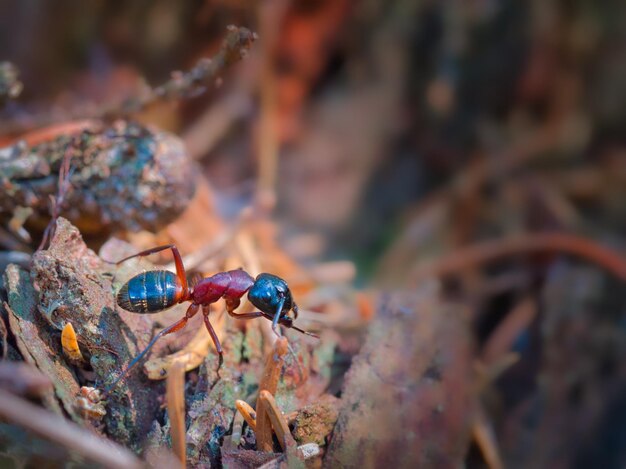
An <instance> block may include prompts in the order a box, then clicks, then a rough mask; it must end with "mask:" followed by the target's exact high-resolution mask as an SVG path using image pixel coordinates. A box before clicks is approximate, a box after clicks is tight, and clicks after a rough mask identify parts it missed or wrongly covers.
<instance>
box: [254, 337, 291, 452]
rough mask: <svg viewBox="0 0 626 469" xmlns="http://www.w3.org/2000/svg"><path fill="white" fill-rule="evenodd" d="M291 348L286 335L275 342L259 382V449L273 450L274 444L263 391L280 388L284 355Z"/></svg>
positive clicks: (257, 436)
mask: <svg viewBox="0 0 626 469" xmlns="http://www.w3.org/2000/svg"><path fill="white" fill-rule="evenodd" d="M288 348H289V343H288V342H287V339H285V338H284V337H281V338H279V339H278V340H277V341H276V344H274V349H273V350H272V353H271V354H270V355H269V356H268V357H267V361H266V362H265V369H264V371H263V377H262V378H261V382H260V384H259V398H258V399H257V403H256V415H257V418H256V425H257V431H256V438H257V449H258V450H259V451H266V452H271V451H272V448H273V444H272V428H271V422H270V419H269V416H268V415H267V403H266V402H264V401H263V399H261V394H262V393H263V391H267V392H269V393H270V394H272V395H274V394H275V393H276V389H277V388H278V380H279V379H280V373H281V371H282V368H283V363H284V357H285V354H286V353H287V351H288Z"/></svg>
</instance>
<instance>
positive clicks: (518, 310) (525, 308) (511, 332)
mask: <svg viewBox="0 0 626 469" xmlns="http://www.w3.org/2000/svg"><path fill="white" fill-rule="evenodd" d="M537 312H538V311H537V303H536V301H535V299H534V298H533V297H526V298H524V299H522V300H521V301H520V302H519V303H518V304H516V305H515V306H514V307H513V309H512V310H511V311H510V312H509V314H507V316H506V317H505V318H504V319H503V320H502V322H501V323H500V324H499V325H498V327H497V328H496V330H495V331H494V332H492V333H491V335H490V336H489V338H488V339H487V342H486V343H485V345H484V346H483V350H482V353H481V355H482V360H483V362H485V364H487V365H490V364H492V363H494V362H495V361H497V360H498V358H499V357H502V356H503V355H504V354H505V353H506V352H508V351H509V350H510V349H511V347H512V346H513V343H514V342H515V339H516V338H517V337H519V335H520V334H521V333H522V331H524V329H526V328H527V327H529V326H530V324H531V323H532V322H533V320H534V319H535V317H536V316H537Z"/></svg>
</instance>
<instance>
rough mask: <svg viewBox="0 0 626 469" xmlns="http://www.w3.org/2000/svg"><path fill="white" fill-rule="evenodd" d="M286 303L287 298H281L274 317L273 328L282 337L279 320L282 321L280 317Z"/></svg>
mask: <svg viewBox="0 0 626 469" xmlns="http://www.w3.org/2000/svg"><path fill="white" fill-rule="evenodd" d="M284 305H285V298H281V299H280V301H279V302H278V307H277V308H276V312H275V313H274V317H273V318H272V330H273V331H274V334H276V335H277V336H278V337H280V332H279V331H278V321H280V317H281V316H282V314H283V306H284Z"/></svg>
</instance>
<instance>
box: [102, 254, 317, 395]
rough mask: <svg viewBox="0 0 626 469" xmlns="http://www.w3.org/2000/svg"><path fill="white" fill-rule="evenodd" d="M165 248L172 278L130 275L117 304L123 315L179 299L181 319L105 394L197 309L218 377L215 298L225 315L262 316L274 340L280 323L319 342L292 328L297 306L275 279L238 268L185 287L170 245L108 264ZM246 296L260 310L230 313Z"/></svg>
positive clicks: (146, 311)
mask: <svg viewBox="0 0 626 469" xmlns="http://www.w3.org/2000/svg"><path fill="white" fill-rule="evenodd" d="M167 249H170V250H171V251H172V254H173V256H174V264H175V265H176V273H175V274H174V273H173V272H170V271H169V270H151V271H148V272H143V273H141V274H138V275H135V276H134V277H133V278H131V279H130V280H129V281H128V282H126V284H125V285H124V286H123V287H122V288H121V289H120V291H119V292H118V294H117V304H118V305H119V306H120V307H121V308H123V309H125V310H126V311H130V312H132V313H139V314H152V313H158V312H160V311H163V310H165V309H167V308H169V307H171V306H174V305H176V304H179V303H183V302H185V301H191V305H189V308H187V312H186V314H185V316H184V317H183V318H181V319H180V320H178V321H176V322H175V323H174V324H171V325H170V326H168V327H166V328H165V329H163V330H162V331H161V332H159V333H158V334H156V335H155V336H154V337H153V339H152V340H151V341H150V343H149V344H148V345H147V346H146V348H145V349H144V350H143V351H142V352H141V353H139V355H137V356H136V357H135V358H134V359H133V360H132V361H131V362H130V363H129V365H128V367H127V368H126V369H125V370H124V371H123V372H122V374H121V375H120V376H118V377H117V379H116V380H115V381H114V382H113V383H112V384H111V385H110V386H109V387H108V388H107V391H106V393H107V394H108V392H109V391H110V390H111V389H113V388H114V387H115V385H116V384H117V383H118V382H119V381H120V380H121V379H122V378H124V377H125V376H126V374H127V373H128V372H129V371H130V370H131V368H132V367H133V366H135V365H136V364H137V363H138V362H139V360H141V359H142V358H143V357H144V356H145V355H146V353H148V351H149V350H150V349H151V348H152V346H153V345H154V344H155V343H156V341H157V340H158V339H160V338H161V337H163V336H164V335H167V334H171V333H173V332H176V331H179V330H181V329H182V328H183V327H185V326H186V325H187V322H188V321H189V319H191V318H192V317H193V316H195V315H196V313H197V312H198V311H199V309H200V308H202V314H203V316H204V324H205V326H206V328H207V330H208V331H209V334H210V335H211V339H212V340H213V343H214V344H215V350H217V353H218V356H219V364H218V367H217V373H218V377H219V370H220V368H221V367H222V363H223V361H224V358H223V350H222V346H221V344H220V341H219V339H218V337H217V334H216V333H215V330H214V329H213V326H212V325H211V322H210V320H209V313H210V312H211V306H210V305H211V304H212V303H215V302H216V301H218V300H219V299H221V298H223V299H224V301H225V303H226V311H227V312H228V314H229V315H230V316H232V317H234V318H236V319H254V318H266V319H269V320H270V321H272V330H273V331H274V333H276V335H278V336H280V333H279V331H278V325H279V324H280V325H282V326H285V327H288V328H291V329H295V330H296V331H298V332H301V333H303V334H306V335H310V336H312V337H315V338H319V337H318V336H317V335H315V334H313V333H311V332H307V331H304V330H302V329H300V328H298V327H296V326H294V325H293V321H294V320H295V319H296V318H297V317H298V306H297V305H296V303H295V301H294V300H293V298H292V296H291V291H290V290H289V286H288V285H287V282H285V281H284V280H283V279H282V278H280V277H277V276H276V275H272V274H265V273H264V274H259V275H258V276H257V277H256V278H252V276H251V275H250V274H248V273H247V272H246V271H244V270H242V269H239V270H229V271H227V272H219V273H217V274H215V275H213V276H211V277H205V278H202V279H201V280H200V281H199V282H198V283H197V284H196V285H195V286H193V287H190V286H189V285H188V284H187V275H186V273H185V267H184V265H183V260H182V258H181V256H180V253H179V252H178V249H177V248H176V246H175V245H173V244H166V245H164V246H158V247H155V248H152V249H147V250H145V251H141V252H139V253H137V254H133V255H132V256H128V257H126V258H124V259H122V260H121V261H118V262H115V263H114V264H115V265H119V264H121V263H123V262H126V261H127V260H129V259H132V258H134V257H143V256H148V255H150V254H154V253H157V252H161V251H165V250H167ZM246 292H247V293H248V300H250V302H251V303H252V304H253V305H254V306H256V307H257V308H259V310H260V311H255V312H250V313H235V309H236V308H237V307H238V306H239V304H240V298H241V297H242V296H243V295H245V294H246ZM289 311H293V318H292V317H291V316H288V313H289Z"/></svg>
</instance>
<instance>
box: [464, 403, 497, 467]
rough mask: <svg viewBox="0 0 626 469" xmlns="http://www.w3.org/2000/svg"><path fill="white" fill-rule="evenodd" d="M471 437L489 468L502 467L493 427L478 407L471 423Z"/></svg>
mask: <svg viewBox="0 0 626 469" xmlns="http://www.w3.org/2000/svg"><path fill="white" fill-rule="evenodd" d="M472 437H473V438H474V441H475V442H476V444H477V445H478V447H479V448H480V451H481V452H482V454H483V457H484V458H485V462H486V463H487V467H488V468H489V469H502V468H503V467H504V463H503V462H502V457H501V456H500V451H499V450H498V444H497V441H496V437H495V435H494V433H493V428H492V427H491V424H490V423H489V421H488V420H487V417H486V416H485V413H484V412H483V410H482V409H480V408H479V409H478V410H477V412H476V418H475V421H474V423H473V424H472Z"/></svg>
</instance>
